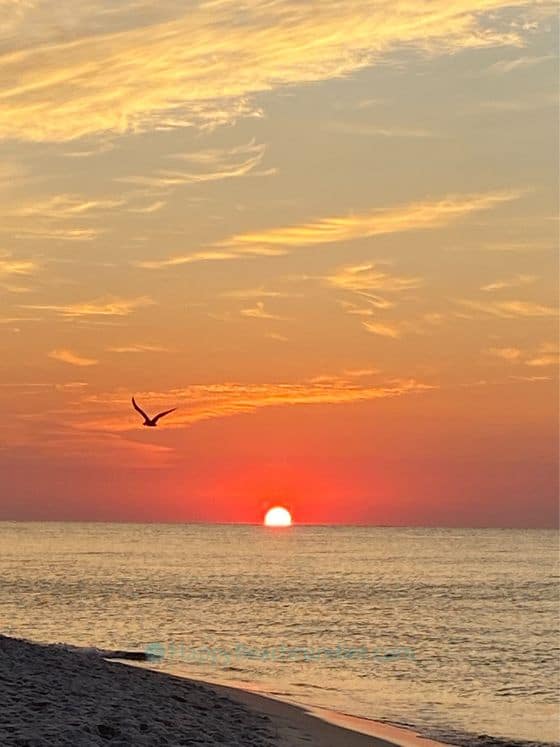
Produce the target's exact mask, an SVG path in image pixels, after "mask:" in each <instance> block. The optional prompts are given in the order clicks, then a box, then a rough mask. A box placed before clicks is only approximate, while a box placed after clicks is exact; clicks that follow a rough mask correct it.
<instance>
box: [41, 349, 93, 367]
mask: <svg viewBox="0 0 560 747" xmlns="http://www.w3.org/2000/svg"><path fill="white" fill-rule="evenodd" d="M49 358H54V360H56V361H61V362H62V363H68V364H70V365H71V366H96V365H97V364H98V363H99V361H98V360H95V358H85V357H84V356H81V355H78V354H77V353H73V352H72V351H71V350H66V349H59V350H51V352H50V353H49Z"/></svg>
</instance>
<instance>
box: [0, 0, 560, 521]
mask: <svg viewBox="0 0 560 747" xmlns="http://www.w3.org/2000/svg"><path fill="white" fill-rule="evenodd" d="M555 15H556V5H555V3H552V2H540V1H539V0H532V1H531V2H525V1H524V0H422V1H420V0H376V1H375V2H373V0H344V2H340V1H339V0H305V2H304V1H303V0H235V1H234V0H197V1H195V0H181V1H179V0H158V2H155V1H152V2H149V1H148V0H118V1H117V0H82V1H81V2H80V3H75V2H74V0H56V2H55V0H0V81H1V86H0V193H1V195H0V196H1V199H0V211H1V216H0V218H1V219H0V344H1V346H2V356H1V359H0V407H1V408H2V428H1V431H0V473H1V475H2V489H1V493H2V495H1V497H0V519H8V520H12V519H22V520H31V519H32V520H47V519H48V520H100V521H113V520H115V521H117V520H118V521H177V522H187V521H218V522H260V521H261V520H262V516H263V514H264V512H265V510H266V509H267V508H268V507H270V506H271V505H273V504H281V505H284V506H286V507H287V508H288V509H289V510H290V511H291V512H292V514H293V517H294V521H295V522H296V523H302V524H305V523H360V524H376V525H377V524H393V525H427V526H474V527H484V526H503V527H551V526H555V525H556V524H557V513H558V509H557V501H558V465H557V450H558V427H557V426H558V422H557V406H558V313H557V309H558V255H557V249H558V208H557V206H558V167H557V163H558V138H557V121H558V111H557V106H558V100H557V94H556V90H557V79H558V49H557V38H558V37H557V33H558V30H557V27H556V18H555ZM133 394H134V395H135V396H136V399H137V400H138V402H139V403H140V404H141V405H142V406H143V407H144V408H145V409H146V410H147V411H148V412H150V413H155V412H158V411H160V410H163V409H168V408H170V407H177V410H176V411H175V412H173V413H172V414H170V415H169V416H167V417H166V418H165V419H162V420H161V421H160V423H159V425H158V427H157V428H144V427H142V424H141V419H140V418H139V416H138V414H137V413H136V412H134V410H133V409H132V407H131V404H130V398H131V396H132V395H133Z"/></svg>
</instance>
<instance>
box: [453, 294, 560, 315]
mask: <svg viewBox="0 0 560 747" xmlns="http://www.w3.org/2000/svg"><path fill="white" fill-rule="evenodd" d="M457 303H459V304H460V305H461V306H465V307H466V308H468V309H472V310H473V311H479V312H480V313H482V314H485V315H489V316H496V317H500V318H501V319H516V318H518V317H527V318H531V317H537V318H538V317H553V316H556V315H557V313H558V312H557V309H555V308H553V307H552V306H544V305H543V304H538V303H533V302H531V301H471V300H468V299H460V300H458V301H457Z"/></svg>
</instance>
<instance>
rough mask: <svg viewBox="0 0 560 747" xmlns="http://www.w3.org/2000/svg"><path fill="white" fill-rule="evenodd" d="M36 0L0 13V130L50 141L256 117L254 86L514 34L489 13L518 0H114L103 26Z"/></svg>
mask: <svg viewBox="0 0 560 747" xmlns="http://www.w3.org/2000/svg"><path fill="white" fill-rule="evenodd" d="M42 5H43V4H38V7H35V4H30V5H29V6H27V5H26V6H23V5H21V6H18V9H19V13H20V15H19V16H18V20H17V23H16V22H15V21H14V18H12V17H10V20H9V21H4V23H5V24H7V27H8V29H10V23H13V24H15V25H14V26H13V28H14V29H15V28H17V33H15V32H14V31H11V32H10V31H9V32H8V33H7V35H6V36H5V44H4V50H5V51H4V53H3V54H2V56H1V65H2V70H3V80H4V85H3V88H2V93H1V94H0V99H1V102H0V137H4V138H17V139H22V138H23V139H29V140H52V141H64V140H70V139H73V138H78V137H83V136H86V135H91V134H95V133H107V132H124V131H127V130H134V131H142V130H147V129H151V128H159V129H168V128H170V127H175V126H183V127H184V126H188V125H191V124H195V125H201V126H204V125H207V124H211V125H214V124H216V123H223V122H230V121H232V120H233V119H235V118H236V117H238V116H240V115H247V114H257V113H258V111H259V110H258V107H257V106H256V105H255V104H254V103H253V101H252V99H253V97H254V95H255V94H257V93H259V92H264V91H268V90H272V89H276V88H278V87H283V86H289V85H294V84H302V83H307V82H312V81H321V80H326V79H329V78H339V77H342V76H346V75H349V74H351V73H352V72H355V71H357V70H360V69H362V68H364V67H366V66H369V65H372V64H374V63H375V62H376V60H378V59H379V58H381V57H382V56H383V55H386V54H388V53H389V52H391V51H393V50H394V49H395V48H397V47H400V46H404V47H406V48H411V47H415V48H417V49H420V50H423V51H425V52H427V53H431V54H435V53H443V52H454V51H456V50H459V49H463V48H468V47H481V46H490V45H503V44H511V43H512V42H513V43H516V42H518V41H519V39H518V37H517V36H516V35H515V34H514V33H513V32H512V31H511V27H510V26H509V27H506V25H505V24H503V25H501V24H500V21H499V14H497V13H496V11H499V10H500V9H505V8H511V7H512V6H524V7H527V3H526V0H433V2H431V3H429V4H426V3H422V4H418V3H410V2H409V3H399V4H398V5H397V6H395V3H394V2H393V0H379V2H377V3H375V4H372V3H371V2H370V1H369V0H346V1H345V2H344V3H341V2H339V0H321V2H301V0H276V1H275V2H270V1H269V0H252V1H251V2H244V3H242V4H241V5H240V3H239V2H237V0H206V1H201V2H199V3H196V4H191V5H189V7H188V9H185V10H184V11H183V12H182V13H181V12H180V11H178V10H177V6H174V5H172V4H169V3H166V2H165V1H162V3H160V4H157V5H154V6H153V7H151V8H148V9H146V8H145V9H143V12H142V13H137V12H135V10H134V4H132V5H126V4H125V5H124V6H123V7H124V10H125V11H126V10H128V13H125V12H122V11H121V10H120V9H116V11H117V16H116V17H117V20H118V22H117V23H115V21H114V18H115V9H114V8H113V6H109V7H105V4H104V3H103V2H102V0H98V1H97V3H95V2H93V3H91V4H90V3H88V4H86V5H85V6H83V7H82V6H76V4H75V3H74V2H72V3H70V0H59V2H58V3H57V6H56V11H57V22H53V21H52V17H50V16H49V17H48V21H49V22H47V18H45V9H44V8H43V7H42ZM536 5H539V9H540V4H538V3H536ZM24 8H25V9H24ZM101 10H103V11H104V12H100V11H101ZM49 11H50V12H51V13H52V12H53V11H52V9H51V8H50V7H49ZM109 11H110V12H109ZM534 12H535V13H536V12H537V11H536V10H535V11H534ZM173 13H175V16H174V17H173ZM178 13H180V14H178ZM541 13H542V10H541ZM553 13H554V9H553V8H551V9H550V10H549V14H550V15H551V16H552V14H553ZM137 19H141V20H137ZM240 19H242V22H241V21H240ZM111 24H113V26H111ZM134 24H137V27H134ZM61 36H62V39H63V40H62V41H61ZM65 36H66V39H64V37H65ZM22 39H23V42H22Z"/></svg>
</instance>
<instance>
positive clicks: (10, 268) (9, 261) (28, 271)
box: [0, 254, 39, 278]
mask: <svg viewBox="0 0 560 747" xmlns="http://www.w3.org/2000/svg"><path fill="white" fill-rule="evenodd" d="M38 269H39V265H38V264H37V263H36V262H34V261H33V260H31V259H16V258H15V257H12V256H11V255H2V254H0V278H1V277H6V276H9V275H33V274H34V273H35V272H37V270H38Z"/></svg>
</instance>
